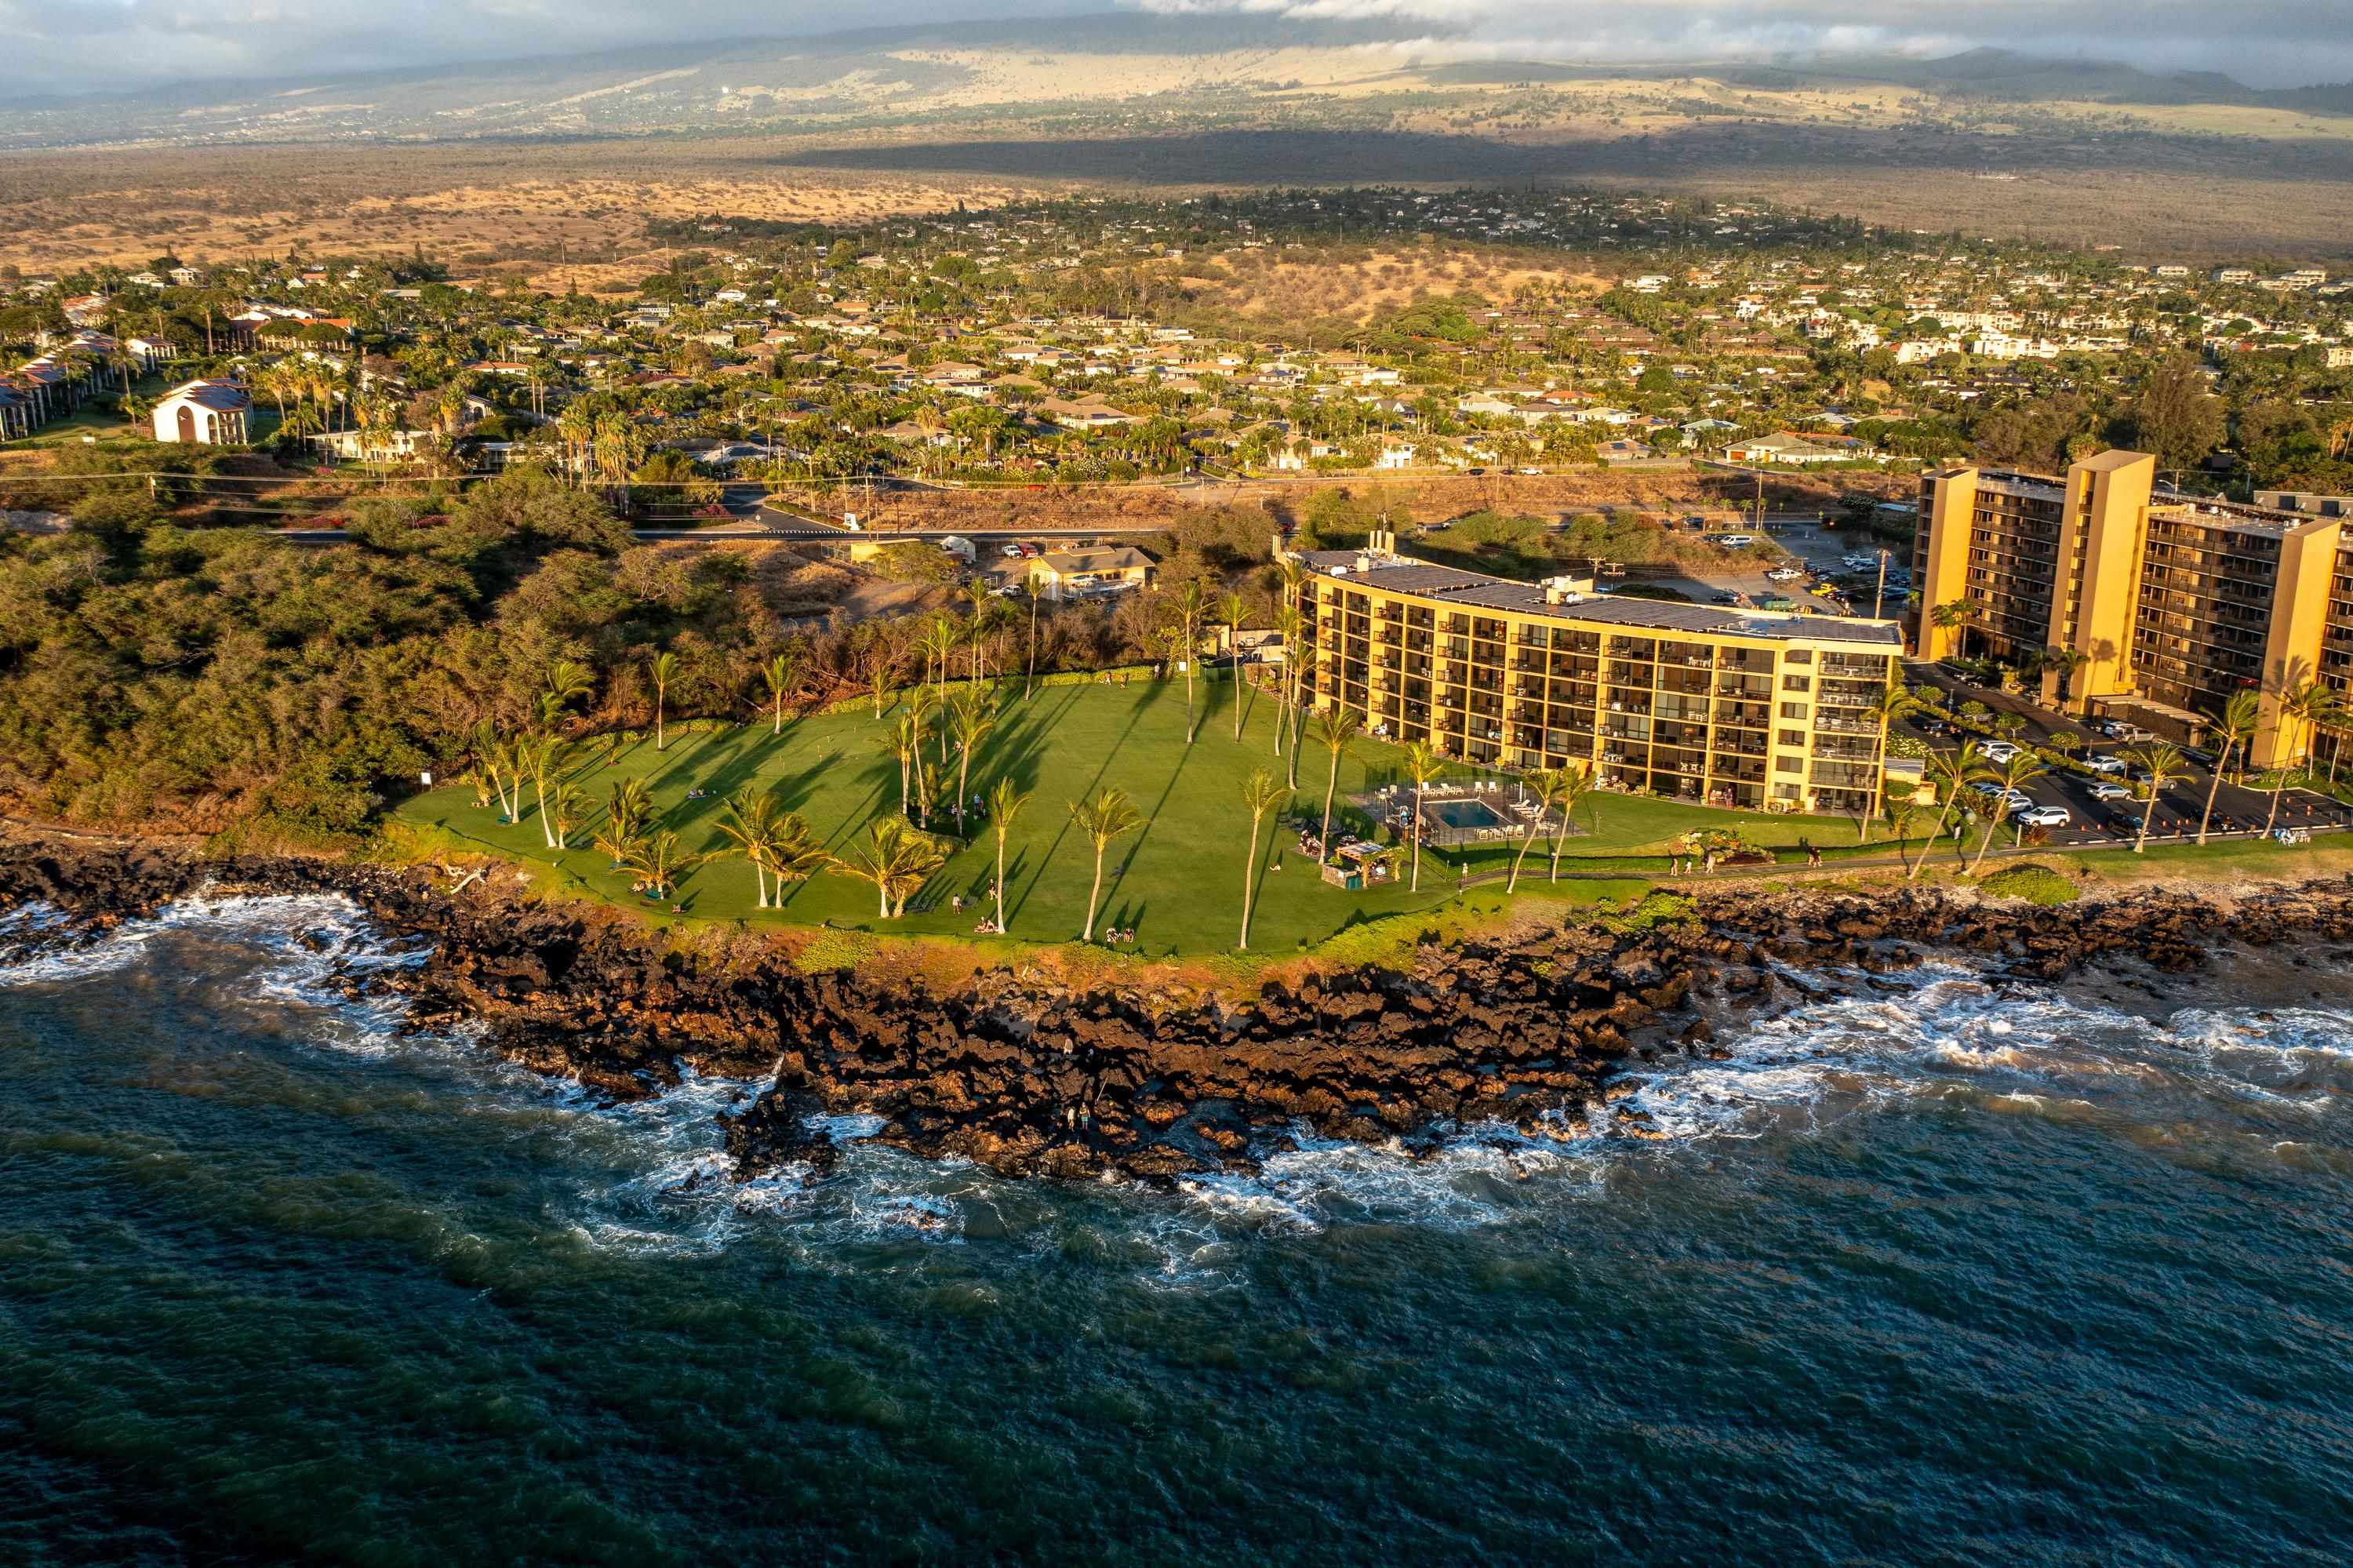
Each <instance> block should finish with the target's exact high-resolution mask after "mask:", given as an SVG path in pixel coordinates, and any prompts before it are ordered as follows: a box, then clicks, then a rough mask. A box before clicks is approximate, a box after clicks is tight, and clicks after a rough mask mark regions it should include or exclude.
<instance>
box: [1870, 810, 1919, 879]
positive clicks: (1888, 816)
mask: <svg viewBox="0 0 2353 1568" xmlns="http://www.w3.org/2000/svg"><path fill="white" fill-rule="evenodd" d="M1919 814H1920V808H1919V807H1917V806H1915V805H1914V804H1913V803H1912V797H1911V796H1909V795H1886V796H1883V797H1882V798H1881V800H1880V802H1879V815H1880V818H1881V820H1882V821H1884V822H1886V824H1887V832H1888V833H1889V834H1890V836H1892V837H1893V838H1894V840H1895V853H1896V856H1897V858H1898V859H1900V860H1902V861H1903V862H1904V870H1905V875H1907V876H1908V875H1910V874H1911V870H1912V864H1911V862H1912V855H1911V852H1910V851H1908V850H1906V849H1905V847H1904V841H1905V838H1906V837H1907V836H1908V835H1909V834H1910V833H1911V832H1912V821H1913V819H1914V818H1915V817H1917V816H1918V815H1919ZM1920 853H1921V854H1922V856H1923V857H1926V854H1927V853H1928V851H1927V848H1926V846H1925V845H1924V846H1922V848H1921V851H1920Z"/></svg>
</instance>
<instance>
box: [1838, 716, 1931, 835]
mask: <svg viewBox="0 0 2353 1568" xmlns="http://www.w3.org/2000/svg"><path fill="white" fill-rule="evenodd" d="M1919 705H1920V702H1919V699H1918V698H1916V697H1915V696H1914V695H1913V694H1911V693H1910V692H1908V691H1906V690H1905V687H1904V683H1903V682H1902V681H1900V680H1890V681H1889V682H1888V683H1887V684H1886V685H1885V686H1884V687H1883V689H1882V690H1881V691H1880V694H1879V695H1877V696H1875V697H1873V698H1872V699H1871V705H1870V706H1869V707H1868V708H1866V709H1864V710H1863V711H1864V713H1865V714H1866V715H1869V717H1870V719H1871V721H1872V723H1873V724H1875V725H1877V726H1879V755H1880V758H1881V767H1880V768H1879V770H1878V773H1877V776H1876V777H1875V778H1874V779H1873V782H1872V786H1871V803H1870V804H1869V805H1868V806H1867V807H1865V808H1864V810H1863V813H1862V819H1861V821H1858V822H1857V824H1856V826H1855V835H1854V842H1857V843H1859V844H1861V843H1869V842H1871V820H1872V818H1873V817H1874V816H1876V815H1877V814H1878V811H1879V808H1880V804H1881V800H1882V798H1883V795H1884V794H1885V792H1886V789H1887V768H1886V766H1885V759H1886V757H1887V726H1890V725H1892V724H1894V722H1895V721H1896V720H1897V719H1900V718H1902V717H1903V716H1904V715H1906V714H1908V713H1911V712H1912V711H1913V710H1914V709H1915V708H1917V707H1918V706H1919Z"/></svg>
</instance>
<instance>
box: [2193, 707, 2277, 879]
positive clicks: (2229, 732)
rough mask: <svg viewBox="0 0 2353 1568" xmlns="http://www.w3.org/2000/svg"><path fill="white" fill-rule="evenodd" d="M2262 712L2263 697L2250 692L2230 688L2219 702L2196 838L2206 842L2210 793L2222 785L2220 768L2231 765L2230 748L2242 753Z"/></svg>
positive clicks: (2212, 807) (2253, 735) (2212, 796)
mask: <svg viewBox="0 0 2353 1568" xmlns="http://www.w3.org/2000/svg"><path fill="white" fill-rule="evenodd" d="M2262 716H2263V699H2262V698H2260V697H2258V696H2256V695H2255V694H2254V693H2253V692H2233V693H2232V694H2231V695H2230V698H2229V700H2228V701H2226V702H2224V703H2223V705H2222V712H2221V716H2219V717H2218V718H2216V719H2215V720H2214V722H2213V724H2212V725H2211V726H2209V727H2210V728H2211V730H2212V731H2213V735H2214V738H2215V740H2216V741H2217V742H2219V743H2220V744H2219V745H2218V746H2217V747H2215V751H2214V777H2213V778H2211V779H2208V780H2207V781H2206V806H2205V809H2204V810H2201V811H2200V813H2199V814H2198V842H2200V844H2203V843H2204V842H2206V826H2207V823H2208V822H2209V821H2211V820H2212V818H2213V815H2214V795H2215V792H2216V791H2217V790H2219V789H2221V788H2222V770H2223V769H2224V768H2228V767H2229V766H2230V765H2231V752H2232V749H2233V748H2236V749H2237V750H2238V751H2239V752H2240V753H2241V754H2242V756H2243V755H2244V753H2245V751H2246V748H2247V747H2248V746H2249V745H2250V744H2251V743H2252V742H2253V740H2254V738H2255V726H2256V725H2257V723H2258V722H2260V720H2261V718H2262Z"/></svg>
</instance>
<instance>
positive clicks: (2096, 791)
mask: <svg viewBox="0 0 2353 1568" xmlns="http://www.w3.org/2000/svg"><path fill="white" fill-rule="evenodd" d="M2092 799H2093V800H2131V799H2132V791H2131V790H2130V789H2126V787H2125V786H2124V785H2122V784H2119V783H2117V782H2116V780H2115V779H2102V780H2100V782H2098V783H2097V784H2094V785H2093V786H2092Z"/></svg>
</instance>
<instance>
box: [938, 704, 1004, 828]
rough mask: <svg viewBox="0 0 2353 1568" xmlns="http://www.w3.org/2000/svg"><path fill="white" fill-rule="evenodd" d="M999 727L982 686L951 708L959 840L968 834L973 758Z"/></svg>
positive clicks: (950, 706) (949, 713) (950, 726)
mask: <svg viewBox="0 0 2353 1568" xmlns="http://www.w3.org/2000/svg"><path fill="white" fill-rule="evenodd" d="M996 727H997V716H996V715H994V714H992V713H990V712H989V710H988V695H987V693H985V692H983V691H982V690H981V689H980V688H979V687H978V686H970V687H967V688H965V690H964V691H963V692H961V693H959V694H957V696H956V700H955V702H953V703H950V704H949V705H948V729H949V732H950V733H951V734H952V735H953V736H955V749H956V799H955V814H956V836H957V837H959V838H963V837H966V836H968V835H966V834H965V820H964V813H965V800H967V799H968V798H969V796H970V794H971V790H972V758H973V754H974V753H975V752H976V751H978V750H979V749H980V743H981V742H983V741H985V740H987V738H988V736H989V732H990V731H991V730H994V729H995V728H996Z"/></svg>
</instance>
